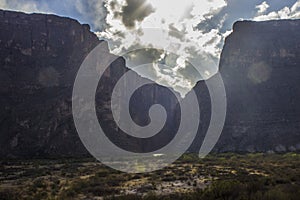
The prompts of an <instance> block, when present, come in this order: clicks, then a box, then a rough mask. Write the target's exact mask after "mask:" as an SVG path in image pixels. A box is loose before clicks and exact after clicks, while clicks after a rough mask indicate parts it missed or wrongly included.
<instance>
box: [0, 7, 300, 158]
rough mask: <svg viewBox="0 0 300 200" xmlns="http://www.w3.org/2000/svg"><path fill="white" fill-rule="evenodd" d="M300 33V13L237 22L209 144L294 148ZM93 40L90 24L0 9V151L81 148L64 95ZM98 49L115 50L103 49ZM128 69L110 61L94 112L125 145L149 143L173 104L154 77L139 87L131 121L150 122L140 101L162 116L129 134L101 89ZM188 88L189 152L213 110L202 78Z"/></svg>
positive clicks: (164, 135)
mask: <svg viewBox="0 0 300 200" xmlns="http://www.w3.org/2000/svg"><path fill="white" fill-rule="evenodd" d="M299 32H300V20H294V21H291V20H283V21H270V22H237V23H235V25H234V31H233V33H232V34H231V35H230V36H229V37H228V38H227V39H226V42H225V46H224V49H223V52H222V57H221V61H220V72H221V75H222V77H223V79H224V83H225V87H226V92H227V100H228V110H227V118H226V124H225V127H224V130H223V132H222V135H221V138H220V140H219V142H218V143H217V145H216V147H215V149H214V151H217V152H226V151H234V152H255V151H259V152H261V151H262V152H266V151H277V152H283V151H297V150H300V142H299V141H300V140H299V139H300V132H299V129H300V106H299V102H300V86H299V80H300V68H299V64H300V60H299V55H300V43H299V41H300V38H299V34H297V33H299ZM100 42H101V41H99V39H98V38H97V36H96V35H95V34H93V33H92V32H91V31H90V27H89V26H88V25H81V24H80V23H78V22H77V21H76V20H73V19H69V18H64V17H57V16H54V15H42V14H30V15H29V14H24V13H19V12H11V11H2V10H0V156H1V157H30V158H32V157H38V156H39V157H49V156H55V157H57V156H87V155H89V154H88V152H87V151H86V149H85V148H84V146H83V145H82V143H81V141H80V139H79V137H78V135H77V132H76V130H75V126H74V122H73V118H72V111H71V106H72V105H71V97H72V87H73V83H74V80H75V76H76V73H77V71H78V69H79V66H80V65H81V63H82V61H83V59H84V58H85V57H86V55H87V54H88V53H89V52H90V51H91V50H92V49H93V48H94V47H95V46H96V45H98V44H99V43H100ZM104 52H105V53H106V54H107V56H113V55H111V54H109V51H108V48H107V47H106V49H105V50H104ZM127 71H128V69H127V68H126V67H125V61H124V59H122V58H117V59H116V61H115V62H114V63H112V65H111V66H110V69H109V70H107V71H106V72H105V76H104V77H103V78H102V79H101V81H100V83H99V86H98V95H96V101H97V115H98V119H99V121H100V123H101V125H102V126H103V127H104V128H105V129H107V130H108V132H109V134H110V137H111V139H112V140H113V141H114V142H115V143H116V144H118V145H120V146H123V147H124V148H125V149H128V150H134V151H137V152H147V151H149V150H153V148H154V149H157V148H159V147H160V146H161V145H163V144H165V143H168V142H169V141H170V140H171V139H172V138H173V137H174V133H176V130H177V128H178V124H179V122H180V117H179V115H180V112H179V111H178V102H177V101H176V99H174V97H173V96H172V94H171V93H170V92H168V89H167V88H165V87H162V86H159V85H157V84H154V83H153V85H152V86H147V87H145V88H144V89H143V90H139V91H137V92H136V93H135V98H133V100H132V103H133V105H134V107H133V109H132V110H131V114H132V118H133V119H134V121H135V122H137V123H138V124H140V125H146V124H147V123H149V118H148V108H149V106H151V105H152V104H154V103H162V104H163V105H164V106H165V108H166V110H167V113H168V119H167V123H166V125H165V127H164V129H163V131H162V132H161V134H159V135H158V136H157V137H154V138H152V139H150V140H136V139H134V138H130V137H128V135H126V134H124V133H123V132H122V131H121V130H120V129H118V127H117V126H116V124H115V123H114V122H113V120H112V114H111V110H110V109H109V105H110V95H109V94H110V93H111V91H112V89H113V87H114V85H115V84H116V83H117V81H118V80H119V78H120V77H121V76H122V75H123V74H124V73H125V72H127ZM136 76H137V77H139V76H138V75H136ZM124 84H127V83H124ZM195 91H196V93H197V95H198V98H199V99H201V101H200V103H199V106H200V109H201V119H200V121H201V124H200V126H199V130H198V136H197V138H196V140H195V142H194V143H193V145H192V146H191V148H190V151H197V150H198V149H199V147H200V145H201V143H202V139H203V137H204V135H205V132H206V130H207V127H208V124H209V119H210V117H211V113H210V106H211V105H210V100H209V93H208V90H207V88H206V85H205V82H203V81H202V82H199V83H198V84H197V86H196V87H195ZM99 94H100V95H99Z"/></svg>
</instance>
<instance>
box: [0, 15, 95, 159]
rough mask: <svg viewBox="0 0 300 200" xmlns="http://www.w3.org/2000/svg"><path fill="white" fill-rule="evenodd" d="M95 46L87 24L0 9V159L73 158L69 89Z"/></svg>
mask: <svg viewBox="0 0 300 200" xmlns="http://www.w3.org/2000/svg"><path fill="white" fill-rule="evenodd" d="M99 42H100V41H99V40H98V38H97V37H96V36H95V35H94V34H92V33H91V32H90V30H89V26H88V25H81V24H79V23H78V22H77V21H75V20H72V19H69V18H62V17H57V16H54V15H42V14H31V15H27V14H23V13H18V12H9V11H2V10H0V62H1V64H0V96H1V97H0V102H1V104H0V113H1V114H0V138H1V139H0V154H1V155H2V156H36V155H42V154H43V155H51V154H54V155H56V154H57V155H58V154H60V153H62V154H63V155H73V154H74V155H76V154H81V153H82V152H85V149H84V147H82V144H81V142H80V140H79V138H78V137H77V135H76V134H75V133H74V127H73V126H72V123H73V120H72V113H71V94H72V93H71V92H72V85H73V81H74V78H75V75H76V73H77V70H78V68H79V66H80V64H78V63H81V62H82V60H83V59H84V57H85V56H86V55H87V54H88V52H89V51H91V50H92V48H94V47H95V45H97V44H98V43H99Z"/></svg>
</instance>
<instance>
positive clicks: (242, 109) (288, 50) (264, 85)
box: [216, 20, 300, 152]
mask: <svg viewBox="0 0 300 200" xmlns="http://www.w3.org/2000/svg"><path fill="white" fill-rule="evenodd" d="M299 33H300V20H280V21H267V22H250V21H244V22H236V23H235V24H234V26H233V33H232V34H231V35H229V36H228V38H227V39H226V41H225V46H224V48H223V52H222V56H221V60H220V72H221V75H222V77H223V79H224V83H225V87H226V92H227V99H228V110H227V120H226V124H225V127H224V130H223V133H222V137H221V139H220V141H219V143H218V145H217V147H216V150H218V151H243V152H244V151H246V152H255V151H259V152H261V151H262V152H265V151H277V152H284V151H296V150H298V151H299V150H300V131H299V130H300V104H299V102H300V85H299V84H300V34H299Z"/></svg>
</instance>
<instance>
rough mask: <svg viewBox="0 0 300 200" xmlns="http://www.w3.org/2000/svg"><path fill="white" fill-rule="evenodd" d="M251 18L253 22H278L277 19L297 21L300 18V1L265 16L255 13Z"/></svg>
mask: <svg viewBox="0 0 300 200" xmlns="http://www.w3.org/2000/svg"><path fill="white" fill-rule="evenodd" d="M257 14H258V15H257V16H256V17H254V18H253V20H255V21H266V20H278V19H298V18H300V0H297V2H296V3H295V4H293V5H292V6H291V7H287V6H286V7H284V8H282V9H280V10H278V11H272V12H269V13H267V14H261V13H259V12H258V13H257Z"/></svg>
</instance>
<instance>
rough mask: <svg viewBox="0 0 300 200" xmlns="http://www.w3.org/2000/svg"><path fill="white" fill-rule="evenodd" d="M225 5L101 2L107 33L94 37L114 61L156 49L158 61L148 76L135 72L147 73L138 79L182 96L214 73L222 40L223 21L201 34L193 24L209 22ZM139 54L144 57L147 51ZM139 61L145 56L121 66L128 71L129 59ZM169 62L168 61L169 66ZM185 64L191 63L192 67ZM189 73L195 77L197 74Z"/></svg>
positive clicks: (216, 1) (191, 0)
mask: <svg viewBox="0 0 300 200" xmlns="http://www.w3.org/2000/svg"><path fill="white" fill-rule="evenodd" d="M226 5H227V4H226V2H225V0H221V1H220V0H207V1H198V0H185V1H173V2H172V3H170V1H162V0H148V1H144V0H143V1H141V0H107V1H106V4H105V7H106V9H107V17H106V23H107V28H106V29H105V30H104V31H102V32H98V36H99V37H100V38H103V39H105V40H108V42H109V46H110V50H111V51H112V53H114V54H116V55H120V56H122V55H123V53H124V52H125V51H130V50H133V49H136V48H156V49H162V50H164V51H159V50H158V51H157V52H156V54H158V56H156V57H153V60H152V61H150V62H152V63H153V66H152V72H150V73H149V70H141V71H143V72H147V73H148V74H141V75H142V76H145V77H148V78H150V79H152V80H154V81H156V82H158V83H160V84H163V85H166V86H169V87H173V88H174V89H175V90H177V91H178V92H180V93H181V94H182V96H184V95H185V94H186V93H187V92H189V91H190V89H192V87H194V85H195V84H196V82H197V81H199V80H201V79H207V78H209V77H210V76H212V75H213V74H215V73H216V72H217V71H218V64H217V63H218V61H219V56H220V53H221V48H220V46H222V45H220V44H221V43H222V41H223V40H224V37H223V34H222V33H221V32H220V31H219V29H220V27H221V26H222V21H223V18H224V17H222V18H221V19H220V20H219V21H218V22H216V26H214V27H213V28H212V29H210V30H207V31H204V30H201V26H198V25H199V23H201V22H203V21H205V20H209V19H211V18H212V17H213V16H214V15H215V14H217V13H218V12H220V10H221V9H222V8H223V7H225V6H226ZM167 51H171V52H173V53H175V54H176V55H178V56H174V54H170V52H167ZM143 53H144V54H147V53H149V51H145V52H143ZM151 53H153V51H151ZM144 57H147V55H142V54H141V52H139V53H138V54H136V55H135V56H131V57H125V59H126V64H127V65H128V67H130V68H134V65H136V64H138V62H135V61H134V60H133V59H137V58H139V59H141V58H144ZM148 57H149V56H148ZM170 58H172V59H173V62H170V60H171V59H170ZM185 61H189V62H185ZM188 63H192V64H195V63H196V66H192V65H191V64H188ZM195 68H197V70H199V71H200V72H201V75H199V74H197V71H196V70H195ZM191 71H193V72H195V71H196V74H197V75H196V76H194V77H193V76H192V75H191V74H189V73H187V72H191ZM149 74H151V76H149ZM174 81H175V82H174Z"/></svg>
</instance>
